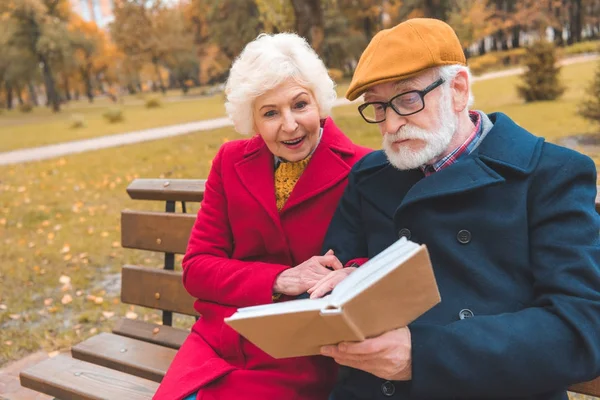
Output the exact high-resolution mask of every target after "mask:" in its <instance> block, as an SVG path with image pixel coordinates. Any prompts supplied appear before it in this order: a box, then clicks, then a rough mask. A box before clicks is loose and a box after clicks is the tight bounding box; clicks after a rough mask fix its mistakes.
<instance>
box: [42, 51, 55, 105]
mask: <svg viewBox="0 0 600 400" xmlns="http://www.w3.org/2000/svg"><path fill="white" fill-rule="evenodd" d="M40 62H41V63H42V69H43V73H44V84H45V86H46V95H47V96H48V105H51V106H52V111H54V112H59V111H60V99H59V98H58V93H57V92H56V86H55V84H54V78H53V77H52V70H51V69H50V65H48V62H47V61H46V58H45V57H44V56H40Z"/></svg>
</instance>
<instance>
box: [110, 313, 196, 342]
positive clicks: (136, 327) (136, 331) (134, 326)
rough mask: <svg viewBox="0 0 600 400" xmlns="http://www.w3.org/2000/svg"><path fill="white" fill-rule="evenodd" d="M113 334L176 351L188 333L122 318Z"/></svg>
mask: <svg viewBox="0 0 600 400" xmlns="http://www.w3.org/2000/svg"><path fill="white" fill-rule="evenodd" d="M113 333H114V334H116V335H121V336H126V337H129V338H132V339H138V340H142V341H144V342H148V343H154V344H158V345H161V346H165V347H169V348H171V349H176V350H177V349H179V348H180V347H181V345H182V344H183V342H184V341H185V339H186V338H187V337H188V335H189V333H190V331H189V330H184V329H178V328H173V327H172V326H167V325H157V324H154V323H151V322H144V321H137V320H133V319H127V318H122V319H121V320H119V321H118V322H117V323H116V325H115V328H114V329H113Z"/></svg>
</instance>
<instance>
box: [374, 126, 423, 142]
mask: <svg viewBox="0 0 600 400" xmlns="http://www.w3.org/2000/svg"><path fill="white" fill-rule="evenodd" d="M430 136H431V134H430V133H429V132H427V131H424V130H422V129H419V128H417V127H414V126H410V125H405V126H403V127H402V128H400V129H398V131H397V132H396V133H386V134H385V136H384V137H385V141H386V142H387V143H389V144H392V143H394V142H398V141H401V140H411V139H412V140H414V139H419V140H427V139H428V137H430Z"/></svg>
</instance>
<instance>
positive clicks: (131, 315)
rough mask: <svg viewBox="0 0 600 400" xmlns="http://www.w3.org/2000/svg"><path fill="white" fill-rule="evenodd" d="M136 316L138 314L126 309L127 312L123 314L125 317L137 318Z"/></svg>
mask: <svg viewBox="0 0 600 400" xmlns="http://www.w3.org/2000/svg"><path fill="white" fill-rule="evenodd" d="M137 317H138V315H137V314H136V313H134V312H133V311H127V314H125V318H127V319H137Z"/></svg>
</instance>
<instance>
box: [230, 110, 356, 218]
mask: <svg viewBox="0 0 600 400" xmlns="http://www.w3.org/2000/svg"><path fill="white" fill-rule="evenodd" d="M355 152H356V150H355V148H354V145H353V143H352V142H351V141H350V139H348V138H347V137H346V136H345V135H344V134H343V133H342V132H341V131H340V130H339V128H338V127H337V126H336V125H335V124H334V122H333V120H331V118H327V119H325V120H324V122H323V136H322V137H321V141H320V143H319V145H318V146H317V149H316V150H315V152H314V153H313V155H312V158H311V160H310V162H309V163H308V166H307V167H306V170H305V171H304V172H303V174H302V176H301V177H300V179H299V180H298V182H297V183H296V186H295V187H294V190H293V191H292V193H291V195H290V197H289V199H288V201H287V202H286V204H285V206H284V208H283V209H282V210H281V214H283V213H286V212H288V211H289V210H290V209H292V208H294V207H296V206H298V205H300V204H302V203H303V202H305V201H306V200H308V199H310V198H312V197H314V196H317V195H318V194H320V193H322V192H324V191H325V190H327V189H329V188H331V187H332V186H334V185H336V184H337V183H338V182H340V181H341V180H343V179H345V178H346V177H347V176H348V173H349V172H350V168H351V166H350V165H348V163H347V162H346V161H344V159H343V158H342V157H343V156H352V155H354V154H355ZM236 171H237V173H238V175H239V177H240V180H241V181H242V183H243V184H244V186H245V187H246V189H247V190H248V192H250V193H251V194H252V195H253V196H254V197H255V198H256V200H257V201H258V202H259V203H260V204H261V205H262V206H263V208H264V209H265V210H266V211H267V213H268V214H269V215H270V216H271V218H272V219H273V220H274V221H277V222H278V223H279V215H280V213H279V212H278V211H277V206H276V203H275V182H274V173H273V171H274V159H273V154H272V153H271V152H270V151H269V149H268V148H267V145H266V144H265V142H264V140H263V139H262V138H261V137H260V135H256V136H254V137H253V138H252V139H250V140H249V141H248V144H247V146H246V149H245V151H244V157H243V158H242V160H240V161H239V162H237V163H236Z"/></svg>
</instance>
